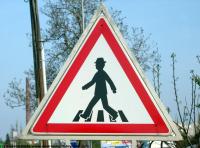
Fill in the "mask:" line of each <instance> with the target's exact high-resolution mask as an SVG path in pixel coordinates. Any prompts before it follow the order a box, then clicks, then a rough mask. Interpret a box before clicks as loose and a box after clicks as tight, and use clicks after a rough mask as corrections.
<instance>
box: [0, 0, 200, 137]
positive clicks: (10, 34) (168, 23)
mask: <svg viewBox="0 0 200 148" xmlns="http://www.w3.org/2000/svg"><path fill="white" fill-rule="evenodd" d="M106 5H107V6H108V7H113V8H114V9H118V10H122V15H123V16H125V17H126V20H125V21H126V23H127V24H128V25H130V26H135V27H143V29H144V31H145V33H146V34H152V36H151V39H152V40H154V41H155V42H157V43H158V48H159V52H160V54H161V56H162V63H161V66H162V70H161V82H162V86H161V93H162V94H161V99H162V100H163V102H164V104H165V105H166V106H170V107H171V108H172V114H173V116H174V117H175V116H176V107H175V103H174V96H173V89H172V83H171V81H172V80H171V75H172V73H171V66H170V64H171V61H170V54H171V53H172V52H175V53H176V54H177V61H178V63H177V70H176V71H177V74H178V75H179V77H180V79H179V81H178V87H179V88H178V92H179V93H180V96H181V97H182V98H185V97H189V96H190V91H189V90H190V80H189V72H190V70H191V69H194V70H195V71H196V72H198V73H200V70H199V69H200V65H198V64H197V60H196V58H195V56H196V55H198V54H199V55H200V44H199V43H200V42H199V39H200V17H199V14H200V9H199V7H200V1H199V0H190V1H189V0H162V1H161V0H151V1H149V0H117V1H116V0H108V1H107V2H106ZM0 17H1V21H0V22H1V23H0V25H1V28H0V34H1V36H0V41H1V47H0V51H1V54H0V67H1V77H0V79H1V83H0V96H1V97H0V117H1V122H0V138H5V135H6V133H7V132H9V130H10V127H11V125H15V122H16V121H18V122H19V123H20V124H21V125H22V126H24V122H25V113H24V110H23V109H22V108H21V109H10V108H8V107H7V106H6V105H5V103H4V99H3V97H2V95H3V93H4V92H5V91H6V89H7V87H8V83H9V82H10V81H11V80H12V79H13V78H14V77H16V78H18V79H25V78H24V71H25V70H26V69H28V68H29V67H30V66H32V65H33V59H32V48H31V47H29V43H30V41H31V40H30V38H29V37H27V33H30V32H31V27H30V14H29V5H28V3H24V1H23V0H21V1H9V0H3V1H2V2H1V5H0ZM40 19H41V24H42V27H45V26H44V25H45V21H44V20H45V18H43V17H42V16H41V17H40ZM148 79H151V77H150V74H148ZM182 86H184V87H182ZM188 99H189V98H188Z"/></svg>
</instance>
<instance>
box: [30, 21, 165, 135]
mask: <svg viewBox="0 0 200 148" xmlns="http://www.w3.org/2000/svg"><path fill="white" fill-rule="evenodd" d="M100 35H103V36H104V38H105V39H106V41H107V43H108V45H109V46H110V48H111V49H112V52H113V53H114V55H115V57H116V58H117V59H118V61H119V63H120V65H121V67H122V68H123V70H124V72H125V73H126V75H127V77H128V79H129V81H130V82H131V84H132V86H133V87H134V89H135V90H136V92H137V94H138V96H139V97H140V99H141V101H142V102H143V104H144V106H145V108H146V110H147V112H148V113H149V115H150V116H151V118H152V120H153V122H154V123H155V124H130V123H129V124H99V123H98V124H95V123H94V124H93V123H88V124H85V123H84V124H83V123H82V124H81V123H80V124H77V123H76V124H72V123H69V124H68V123H67V124H66V123H63V124H60V123H55V124H53V123H48V120H49V119H50V117H51V115H52V114H53V112H54V110H55V109H56V107H57V106H58V104H59V102H60V101H61V99H62V97H63V96H64V94H65V93H66V92H67V90H68V88H69V86H70V84H71V83H72V81H73V79H74V78H75V76H76V74H77V73H78V71H79V69H80V67H81V66H82V64H83V63H84V61H85V59H86V58H87V56H88V55H89V53H90V51H91V50H92V48H93V46H94V45H95V43H96V41H97V40H98V38H99V37H100ZM69 102H70V101H69ZM32 132H34V133H38V134H39V133H63V134H64V133H68V134H70V133H71V134H76V133H81V134H84V133H86V134H87V133H88V134H89V133H90V134H91V133H94V134H95V133H104V134H106V133H108V134H110V133H115V134H121V133H130V134H140V133H147V134H154V133H160V134H167V133H169V129H168V127H167V126H166V124H165V122H164V120H163V119H162V117H161V115H160V113H159V112H158V110H157V109H156V107H155V105H154V103H153V102H152V100H151V97H150V96H149V95H148V93H147V92H146V90H145V88H144V86H143V84H142V83H141V81H140V79H139V78H138V76H137V74H136V72H135V71H134V69H133V68H132V66H131V64H130V63H129V61H128V59H127V57H126V55H125V53H124V52H123V50H122V49H121V47H120V45H119V43H118V41H117V40H116V38H115V37H114V35H113V33H112V31H111V30H110V28H109V26H108V24H107V23H106V21H105V20H104V18H101V19H100V20H99V21H98V22H97V24H96V26H95V27H94V29H93V31H92V32H91V34H90V36H89V38H88V39H87V41H86V42H85V44H84V45H83V47H82V49H81V50H80V52H79V53H78V55H77V57H76V59H74V62H73V63H72V65H71V67H70V68H69V70H68V72H67V73H66V75H65V76H64V78H63V80H62V81H61V83H60V85H59V86H58V88H57V89H56V90H55V92H54V94H53V95H52V97H51V98H50V101H49V103H48V104H47V106H46V108H45V109H44V111H43V112H42V113H41V116H39V119H38V120H37V122H36V124H35V125H34V126H33V128H32Z"/></svg>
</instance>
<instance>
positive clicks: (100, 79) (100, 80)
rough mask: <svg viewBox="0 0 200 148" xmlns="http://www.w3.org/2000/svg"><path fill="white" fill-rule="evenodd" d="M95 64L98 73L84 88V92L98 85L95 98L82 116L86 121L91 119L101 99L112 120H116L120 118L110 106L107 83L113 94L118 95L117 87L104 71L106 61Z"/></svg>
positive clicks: (102, 60)
mask: <svg viewBox="0 0 200 148" xmlns="http://www.w3.org/2000/svg"><path fill="white" fill-rule="evenodd" d="M95 63H96V69H97V70H98V71H97V72H96V74H95V75H94V77H93V79H92V80H91V81H90V82H89V83H87V84H86V85H84V86H83V87H82V89H83V90H86V89H88V88H89V87H91V86H92V85H93V84H95V83H96V86H95V93H94V97H93V98H92V100H91V101H90V103H89V105H88V106H87V108H86V110H85V112H84V113H83V114H81V115H80V116H81V117H82V118H84V119H87V118H89V116H90V114H91V111H92V109H93V107H94V106H95V104H96V103H97V102H98V101H99V100H100V99H101V101H102V104H103V108H104V109H105V110H106V111H107V112H108V113H109V114H110V116H111V119H112V120H115V119H116V118H117V117H118V114H117V111H115V110H114V109H112V108H111V107H110V106H109V105H108V100H107V88H106V81H107V82H108V84H109V85H110V87H111V89H112V91H113V93H116V87H115V85H114V83H113V81H112V80H111V79H110V77H109V76H108V74H107V73H106V72H105V71H104V70H103V68H104V66H105V63H106V62H105V61H104V59H103V58H97V60H96V62H95Z"/></svg>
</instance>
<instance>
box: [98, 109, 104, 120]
mask: <svg viewBox="0 0 200 148" xmlns="http://www.w3.org/2000/svg"><path fill="white" fill-rule="evenodd" d="M97 122H104V114H103V110H99V111H98V116H97Z"/></svg>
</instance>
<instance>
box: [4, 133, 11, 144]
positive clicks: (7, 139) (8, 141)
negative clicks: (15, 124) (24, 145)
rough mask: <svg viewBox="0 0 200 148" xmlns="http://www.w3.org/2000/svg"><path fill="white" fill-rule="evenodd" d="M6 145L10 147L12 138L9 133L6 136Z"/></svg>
mask: <svg viewBox="0 0 200 148" xmlns="http://www.w3.org/2000/svg"><path fill="white" fill-rule="evenodd" d="M5 144H7V145H9V144H10V136H9V134H8V133H7V134H6V140H5Z"/></svg>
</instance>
